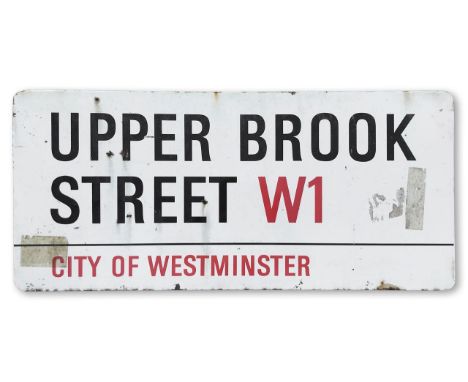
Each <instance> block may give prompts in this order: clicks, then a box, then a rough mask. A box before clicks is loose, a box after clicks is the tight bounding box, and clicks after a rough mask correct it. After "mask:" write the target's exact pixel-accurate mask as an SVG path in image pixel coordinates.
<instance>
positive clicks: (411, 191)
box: [406, 167, 426, 230]
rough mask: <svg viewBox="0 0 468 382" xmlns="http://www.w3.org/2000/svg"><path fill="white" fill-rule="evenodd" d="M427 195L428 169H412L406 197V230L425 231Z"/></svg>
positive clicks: (410, 169) (409, 170)
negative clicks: (425, 199) (425, 202)
mask: <svg viewBox="0 0 468 382" xmlns="http://www.w3.org/2000/svg"><path fill="white" fill-rule="evenodd" d="M425 194H426V169H424V168H416V167H410V168H409V169H408V186H407V196H406V229H414V230H422V229H423V227H424V198H425Z"/></svg>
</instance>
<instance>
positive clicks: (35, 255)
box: [20, 235, 68, 268]
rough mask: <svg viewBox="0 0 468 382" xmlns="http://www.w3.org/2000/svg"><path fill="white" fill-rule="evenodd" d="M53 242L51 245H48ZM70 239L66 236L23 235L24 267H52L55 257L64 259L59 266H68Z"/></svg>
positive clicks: (22, 262) (22, 263) (22, 253)
mask: <svg viewBox="0 0 468 382" xmlns="http://www.w3.org/2000/svg"><path fill="white" fill-rule="evenodd" d="M46 244H51V245H46ZM67 244H68V240H67V238H66V237H64V236H29V235H24V236H22V237H21V245H22V247H21V261H20V265H21V266H22V267H51V266H52V259H53V258H54V257H57V256H59V257H61V258H62V259H63V260H64V261H63V262H60V263H61V264H57V266H58V267H62V268H64V267H66V264H67V256H68V247H67Z"/></svg>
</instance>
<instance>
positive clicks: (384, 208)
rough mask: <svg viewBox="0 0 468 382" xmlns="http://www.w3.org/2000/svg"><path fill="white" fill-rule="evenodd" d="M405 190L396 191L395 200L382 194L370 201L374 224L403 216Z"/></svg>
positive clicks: (375, 195) (373, 196) (401, 188)
mask: <svg viewBox="0 0 468 382" xmlns="http://www.w3.org/2000/svg"><path fill="white" fill-rule="evenodd" d="M404 202H405V189H404V188H403V187H400V188H399V189H398V190H396V193H395V197H394V198H393V199H391V198H388V197H387V196H385V195H382V194H374V195H372V197H371V198H370V199H369V216H370V219H371V221H372V222H380V221H383V220H387V219H393V218H397V217H399V216H402V215H403V207H404Z"/></svg>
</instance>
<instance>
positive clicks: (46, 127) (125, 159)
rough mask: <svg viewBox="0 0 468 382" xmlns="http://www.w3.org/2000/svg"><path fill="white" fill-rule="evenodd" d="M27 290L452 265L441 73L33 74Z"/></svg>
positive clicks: (335, 285)
mask: <svg viewBox="0 0 468 382" xmlns="http://www.w3.org/2000/svg"><path fill="white" fill-rule="evenodd" d="M13 157H14V158H13V161H14V163H13V166H14V269H15V283H16V285H17V286H18V287H19V288H20V289H22V290H33V291H37V290H145V289H150V290H163V289H188V290H192V289H293V290H294V289H354V290H359V289H405V290H442V289H449V288H451V287H452V286H453V285H454V282H455V238H454V232H455V228H454V110H453V99H452V97H451V95H450V94H448V93H447V92H443V91H373V92H371V91H369V92H366V91H362V92H355V91H348V92H346V91H344V92H326V91H310V92H309V91H305V92H176V91H174V92H152V91H24V92H20V93H18V94H17V95H16V96H15V98H14V106H13Z"/></svg>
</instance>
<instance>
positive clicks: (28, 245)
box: [14, 242, 454, 247]
mask: <svg viewBox="0 0 468 382" xmlns="http://www.w3.org/2000/svg"><path fill="white" fill-rule="evenodd" d="M193 245H207V246H209V245H213V246H216V245H219V246H221V245H222V246H236V245H240V246H242V245H255V246H261V245H264V246H271V245H289V246H317V247H321V246H323V247H325V246H329V247H334V246H335V247H339V246H341V247H350V246H355V247H452V246H454V244H453V243H356V242H352V243H312V242H174V243H170V242H167V243H69V244H43V243H41V244H15V245H14V246H15V247H132V246H134V247H142V246H147V247H151V246H159V247H160V246H193Z"/></svg>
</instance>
